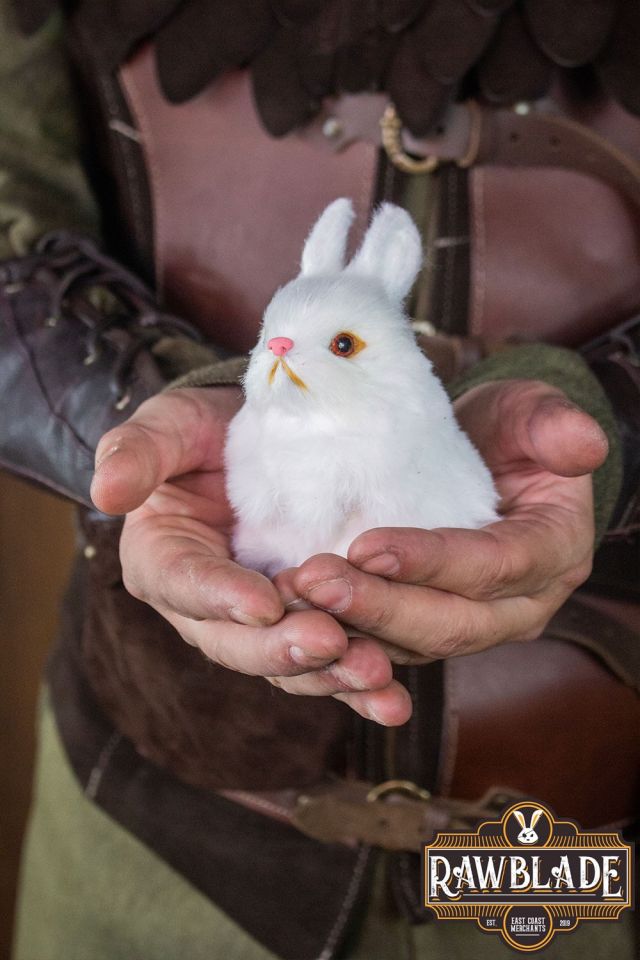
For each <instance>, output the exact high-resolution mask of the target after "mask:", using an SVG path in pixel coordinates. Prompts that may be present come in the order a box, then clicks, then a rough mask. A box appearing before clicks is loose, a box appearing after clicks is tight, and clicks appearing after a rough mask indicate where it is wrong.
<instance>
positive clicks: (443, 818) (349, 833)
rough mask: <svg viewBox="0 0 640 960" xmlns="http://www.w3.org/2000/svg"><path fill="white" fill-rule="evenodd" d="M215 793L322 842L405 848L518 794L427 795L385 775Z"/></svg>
mask: <svg viewBox="0 0 640 960" xmlns="http://www.w3.org/2000/svg"><path fill="white" fill-rule="evenodd" d="M219 793H220V794H222V796H224V797H226V798H227V799H228V800H232V801H234V802H235V803H240V804H241V805H242V806H245V807H247V808H248V809H250V810H253V811H254V812H257V813H262V814H265V815H267V816H269V817H271V818H273V819H276V820H280V821H281V822H283V823H288V824H290V825H291V826H293V827H296V828H297V829H298V830H300V831H301V832H302V833H304V834H306V835H307V836H309V837H313V838H314V839H315V840H320V841H322V842H323V843H343V844H346V845H347V846H354V845H356V844H358V843H364V844H366V845H371V846H377V847H382V848H383V849H385V850H403V851H410V852H417V851H419V850H420V849H421V845H422V844H423V843H425V842H429V841H430V840H431V839H432V838H433V837H434V836H435V834H436V833H437V832H438V831H444V830H469V829H472V828H473V827H475V825H476V824H477V823H478V822H479V821H480V820H483V819H487V818H491V817H494V816H496V815H497V814H498V813H500V811H501V810H502V809H503V808H504V807H505V806H507V805H508V804H509V803H510V802H512V801H514V800H516V799H518V798H519V797H520V795H519V794H515V793H514V792H513V791H512V790H511V791H509V790H504V789H500V788H496V789H495V790H491V791H489V792H488V793H487V794H485V795H484V796H483V797H482V798H481V799H480V800H479V801H478V802H477V803H469V802H467V801H463V800H451V799H448V798H443V797H432V796H430V794H429V793H428V791H426V790H423V789H422V788H421V787H418V786H417V785H416V784H414V783H412V782H411V781H409V780H387V781H385V782H384V783H380V784H378V785H376V786H374V785H373V784H372V783H367V782H366V781H363V780H334V781H331V782H329V783H326V784H322V785H320V786H318V787H316V788H314V789H306V790H304V791H300V790H280V791H273V792H271V793H263V792H259V793H258V792H253V791H245V790H220V791H219Z"/></svg>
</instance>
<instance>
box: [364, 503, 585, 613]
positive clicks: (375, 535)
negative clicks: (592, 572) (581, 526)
mask: <svg viewBox="0 0 640 960" xmlns="http://www.w3.org/2000/svg"><path fill="white" fill-rule="evenodd" d="M556 512H558V518H557V523H556V529H555V531H553V530H552V529H551V528H552V527H553V516H552V514H553V510H552V508H550V507H545V512H544V520H543V519H542V518H541V516H542V515H541V514H540V513H536V511H535V510H534V509H531V510H530V511H529V512H525V511H522V513H521V514H519V515H516V514H514V515H512V516H510V517H509V518H506V519H505V520H502V521H500V522H499V523H494V524H491V525H490V526H488V527H484V528H483V529H481V530H463V529H459V528H441V529H439V530H420V529H418V528H411V527H380V528H377V529H375V530H368V531H367V532H366V533H363V534H360V536H359V537H356V539H355V540H354V541H353V543H352V544H351V546H350V547H349V552H348V560H349V563H351V564H352V565H353V566H355V567H358V568H359V569H360V570H362V571H363V572H365V573H371V574H375V575H377V576H384V577H387V578H389V579H393V580H396V581H400V582H404V583H414V584H425V585H428V586H430V587H434V588H436V589H438V590H447V591H450V592H451V593H454V594H459V595H460V596H463V597H468V598H469V599H472V600H491V599H497V598H500V597H511V596H521V595H523V594H524V595H533V594H536V593H538V592H540V591H541V590H544V589H546V588H548V586H549V584H550V581H551V580H554V579H556V578H558V579H560V578H561V577H562V575H563V573H564V572H565V570H566V569H567V566H569V567H571V568H572V571H573V568H574V567H576V566H577V567H578V570H577V571H576V575H577V574H578V573H580V574H581V573H582V572H583V571H582V567H581V566H580V564H579V563H574V564H572V563H568V560H569V559H570V558H572V557H575V559H576V561H580V560H581V558H580V556H579V551H578V549H577V544H578V539H579V538H578V536H577V534H576V536H575V537H574V536H573V535H572V531H573V529H574V526H575V523H574V521H573V519H572V518H571V517H568V516H560V512H561V508H556ZM563 530H566V531H567V532H566V535H564V534H563V535H562V536H561V535H560V533H559V532H560V531H563ZM550 534H553V535H550ZM589 547H590V541H588V539H585V544H584V550H583V553H584V574H585V576H586V575H587V574H588V562H589V558H590V551H589ZM571 585H572V584H569V586H571ZM577 585H578V584H577V583H576V584H575V586H577Z"/></svg>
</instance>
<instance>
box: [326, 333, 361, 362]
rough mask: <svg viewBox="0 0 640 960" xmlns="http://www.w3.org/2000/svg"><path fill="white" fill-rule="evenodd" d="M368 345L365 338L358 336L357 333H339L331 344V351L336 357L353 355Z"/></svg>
mask: <svg viewBox="0 0 640 960" xmlns="http://www.w3.org/2000/svg"><path fill="white" fill-rule="evenodd" d="M364 347H366V343H365V342H364V340H361V339H360V337H357V336H356V335H355V333H346V332H345V333H338V334H336V336H335V337H334V338H333V340H332V341H331V343H330V344H329V350H331V353H335V355H336V357H353V356H354V355H355V354H356V353H359V352H360V351H361V350H363V349H364Z"/></svg>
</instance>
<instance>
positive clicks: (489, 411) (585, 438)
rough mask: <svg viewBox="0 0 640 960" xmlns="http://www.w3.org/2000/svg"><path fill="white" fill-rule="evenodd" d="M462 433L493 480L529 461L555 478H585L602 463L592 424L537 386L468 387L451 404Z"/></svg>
mask: <svg viewBox="0 0 640 960" xmlns="http://www.w3.org/2000/svg"><path fill="white" fill-rule="evenodd" d="M454 406H455V411H456V416H457V418H458V420H459V421H460V424H461V426H462V427H463V429H464V430H465V431H466V432H467V433H468V434H469V435H470V436H471V438H472V440H473V442H474V444H475V445H476V446H477V447H478V449H479V450H480V452H481V453H482V455H483V457H484V458H485V460H486V462H487V463H488V465H489V466H490V467H491V469H492V470H494V472H496V473H497V474H498V475H499V474H500V472H501V470H502V469H503V468H504V467H505V466H509V465H513V464H514V463H519V462H521V461H526V460H530V461H531V462H532V463H535V464H537V465H538V466H541V467H543V468H544V469H546V470H549V471H551V472H552V473H554V474H557V475H558V476H563V477H577V476H582V475H583V474H586V473H591V472H592V471H593V470H595V469H596V468H597V467H599V466H600V464H601V463H603V462H604V460H605V458H606V456H607V452H608V441H607V437H606V435H605V433H604V432H603V430H602V429H601V427H600V426H599V425H598V423H597V422H596V421H595V420H594V419H593V418H592V417H590V416H589V414H588V413H585V411H584V410H581V409H580V408H579V407H576V406H575V405H574V404H572V403H571V402H570V401H569V400H568V399H567V397H566V396H565V394H564V393H562V391H561V390H558V389H557V388H555V387H551V386H549V385H548V384H546V383H543V382H542V381H538V380H518V381H508V380H506V381H498V382H492V383H485V384H482V385H480V386H478V387H474V388H473V389H472V390H469V391H468V392H467V393H466V394H464V395H463V396H461V397H459V398H458V400H456V402H455V405H454Z"/></svg>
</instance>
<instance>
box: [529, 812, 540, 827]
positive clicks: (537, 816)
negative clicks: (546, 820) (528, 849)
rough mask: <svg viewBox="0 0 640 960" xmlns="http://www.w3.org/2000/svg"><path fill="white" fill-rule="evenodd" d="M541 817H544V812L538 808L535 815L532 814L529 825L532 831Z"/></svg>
mask: <svg viewBox="0 0 640 960" xmlns="http://www.w3.org/2000/svg"><path fill="white" fill-rule="evenodd" d="M541 816H542V810H540V808H538V809H537V810H534V811H533V813H532V814H531V823H530V824H529V826H530V827H531V829H532V830H533V828H534V827H535V825H536V823H537V822H538V820H539V819H540V817H541Z"/></svg>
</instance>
